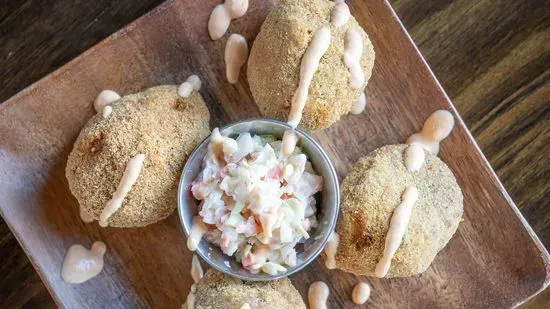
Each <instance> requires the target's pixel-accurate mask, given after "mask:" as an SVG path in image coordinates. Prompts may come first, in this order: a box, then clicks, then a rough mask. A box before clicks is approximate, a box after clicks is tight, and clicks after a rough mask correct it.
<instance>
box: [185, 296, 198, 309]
mask: <svg viewBox="0 0 550 309" xmlns="http://www.w3.org/2000/svg"><path fill="white" fill-rule="evenodd" d="M184 308H187V309H195V293H193V292H189V295H187V299H186V300H185V307H184V306H182V309H184Z"/></svg>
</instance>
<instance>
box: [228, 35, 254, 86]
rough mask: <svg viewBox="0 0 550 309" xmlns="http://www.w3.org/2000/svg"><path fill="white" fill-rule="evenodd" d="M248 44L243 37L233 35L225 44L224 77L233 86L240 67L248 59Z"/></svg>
mask: <svg viewBox="0 0 550 309" xmlns="http://www.w3.org/2000/svg"><path fill="white" fill-rule="evenodd" d="M248 52H249V51H248V43H247V42H246V39H245V38H244V36H242V35H240V34H237V33H233V34H232V35H231V36H229V39H228V40H227V43H226V44H225V54H224V59H225V76H226V77H227V81H229V83H231V84H235V83H236V82H237V81H238V80H239V74H240V71H241V68H242V66H243V65H244V64H245V63H246V60H247V59H248Z"/></svg>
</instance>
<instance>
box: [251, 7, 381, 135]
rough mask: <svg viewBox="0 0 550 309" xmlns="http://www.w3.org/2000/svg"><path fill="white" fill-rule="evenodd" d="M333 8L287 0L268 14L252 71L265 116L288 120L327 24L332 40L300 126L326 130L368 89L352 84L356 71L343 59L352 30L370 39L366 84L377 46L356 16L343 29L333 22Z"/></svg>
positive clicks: (255, 92) (365, 64)
mask: <svg viewBox="0 0 550 309" xmlns="http://www.w3.org/2000/svg"><path fill="white" fill-rule="evenodd" d="M333 6H334V3H333V2H331V1H327V0H300V1H297V0H283V1H280V4H279V5H278V6H277V7H276V8H275V9H274V10H273V11H271V13H270V14H269V15H268V17H267V18H266V20H265V22H264V24H263V25H262V29H261V31H260V33H259V34H258V36H257V37H256V39H255V41H254V45H253V46H252V50H251V53H250V58H249V62H248V72H247V74H248V82H249V84H250V90H251V92H252V94H253V96H254V99H255V101H256V104H257V105H258V107H259V108H260V111H261V113H262V114H263V115H264V116H265V117H270V118H276V119H280V120H283V121H286V120H287V117H288V113H289V111H290V102H291V99H292V96H293V94H294V91H295V90H296V88H297V87H298V82H299V76H300V63H301V59H302V56H303V54H304V53H305V51H306V49H307V47H308V45H309V42H310V41H311V38H312V37H313V33H314V32H315V31H316V30H317V29H318V28H319V27H321V26H327V27H329V29H330V31H331V34H332V38H331V44H330V46H329V48H328V50H327V52H326V53H325V55H324V56H323V57H322V58H321V63H320V65H319V69H318V70H317V72H316V73H315V75H314V77H313V81H312V84H311V86H310V87H309V98H308V101H307V103H306V106H305V108H304V114H303V118H302V122H301V124H300V127H302V128H304V129H306V130H317V129H322V128H326V127H328V126H330V125H331V124H333V123H334V122H336V121H338V119H340V117H341V116H343V115H345V114H347V113H349V112H350V110H351V106H352V104H353V102H355V101H357V100H358V99H359V96H360V94H361V92H362V91H363V90H362V89H351V88H350V87H349V76H350V73H349V70H348V68H347V67H346V66H345V64H344V60H343V59H344V39H345V35H346V32H347V30H348V29H349V28H353V29H356V30H358V31H359V32H360V33H361V34H362V35H363V37H364V38H365V40H364V47H363V56H362V57H361V66H362V68H363V71H364V72H365V77H366V81H365V85H366V83H367V82H368V80H369V78H370V76H371V71H372V68H373V66H374V48H373V46H372V43H371V41H370V40H369V38H368V35H367V34H366V33H365V31H364V30H363V28H361V26H359V24H358V23H357V21H356V20H355V18H353V17H351V18H350V20H349V22H348V23H347V24H346V25H343V26H341V27H335V26H333V25H331V24H330V14H331V11H332V7H333Z"/></svg>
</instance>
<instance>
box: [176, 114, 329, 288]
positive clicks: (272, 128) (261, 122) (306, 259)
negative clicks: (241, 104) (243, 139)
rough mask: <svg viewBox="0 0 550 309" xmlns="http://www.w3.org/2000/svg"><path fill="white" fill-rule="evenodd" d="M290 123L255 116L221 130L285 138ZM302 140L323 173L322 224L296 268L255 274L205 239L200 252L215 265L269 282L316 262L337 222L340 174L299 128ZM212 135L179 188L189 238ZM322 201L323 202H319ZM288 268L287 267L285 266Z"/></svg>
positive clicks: (319, 212)
mask: <svg viewBox="0 0 550 309" xmlns="http://www.w3.org/2000/svg"><path fill="white" fill-rule="evenodd" d="M287 129H290V126H289V125H288V124H286V123H284V122H280V121H277V120H268V119H251V120H246V121H241V122H237V123H234V124H230V125H227V126H225V127H223V128H221V129H220V132H221V134H222V135H224V136H230V137H233V138H235V137H237V136H238V135H239V134H240V133H245V132H249V133H250V134H252V135H259V134H262V135H263V134H269V135H274V136H275V137H277V138H279V139H282V136H283V133H284V131H285V130H287ZM296 133H297V134H298V136H299V138H300V140H299V143H298V145H299V146H300V147H301V148H302V150H303V152H304V153H305V154H306V155H307V157H308V159H309V160H310V161H311V163H312V165H313V168H314V169H315V171H316V172H317V173H318V174H319V175H321V176H323V190H322V191H321V193H320V195H321V199H320V200H321V201H320V203H318V205H317V219H318V222H319V225H318V226H317V228H315V229H313V230H312V231H310V236H311V237H310V238H309V239H308V240H307V241H305V243H304V245H303V246H301V245H298V246H297V247H296V249H297V263H296V266H294V267H287V271H286V272H285V273H281V274H277V275H274V276H273V275H269V274H265V273H258V274H253V273H251V272H249V271H248V270H246V269H245V268H243V267H242V266H241V265H240V264H239V263H238V262H237V261H236V260H235V258H234V257H230V256H227V255H225V254H223V253H222V251H221V249H220V248H219V247H217V246H216V245H213V244H211V243H209V242H207V241H205V240H203V241H201V242H200V244H199V246H198V248H197V253H198V254H199V255H200V256H201V257H202V258H203V259H204V260H205V261H206V262H207V263H208V264H210V266H212V267H213V268H215V269H217V270H219V271H221V272H223V273H225V274H227V275H230V276H233V277H236V278H239V279H243V280H252V281H267V280H275V279H279V278H283V277H286V276H290V275H292V274H293V273H295V272H297V271H299V270H301V269H302V268H304V267H305V266H306V265H308V264H309V263H310V262H311V261H313V260H314V259H315V258H316V257H317V256H318V255H319V254H320V253H321V251H322V250H323V248H324V247H325V245H326V243H327V241H328V239H329V237H330V234H331V232H332V230H333V229H334V227H335V225H336V219H337V217H338V208H339V205H340V189H339V185H338V177H337V176H336V172H335V171H334V167H333V166H332V163H331V161H330V159H329V157H328V156H327V154H326V153H325V152H324V151H323V149H322V148H321V146H320V145H319V144H318V143H317V142H316V141H315V140H314V139H313V138H312V137H310V136H309V135H308V134H307V133H305V132H304V131H302V130H299V129H297V130H296ZM209 141H210V137H207V138H206V139H205V140H204V141H202V142H201V143H200V145H199V146H198V147H197V148H196V149H195V151H194V152H193V153H192V154H191V156H190V157H189V159H188V160H187V163H186V164H185V167H184V169H183V173H182V175H181V179H180V184H179V190H178V213H179V216H180V220H181V223H182V226H183V231H184V232H185V235H186V236H187V237H189V231H190V230H191V224H192V219H193V216H196V215H197V214H198V209H197V208H198V205H199V202H198V201H197V200H196V199H195V198H194V197H193V195H192V193H191V182H192V181H193V180H194V179H195V178H196V177H197V175H198V174H199V172H200V171H201V164H202V160H203V158H204V157H205V155H206V153H207V146H208V143H209ZM319 204H320V205H319ZM285 267H286V266H285Z"/></svg>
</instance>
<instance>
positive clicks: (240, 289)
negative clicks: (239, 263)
mask: <svg viewBox="0 0 550 309" xmlns="http://www.w3.org/2000/svg"><path fill="white" fill-rule="evenodd" d="M244 303H248V304H249V305H250V307H251V308H262V309H280V308H289V309H305V308H306V305H305V304H304V301H303V300H302V297H301V296H300V294H299V293H298V291H297V290H296V288H294V286H293V285H292V283H291V282H290V280H289V279H288V278H284V279H280V280H276V281H268V282H252V281H242V280H239V279H235V278H231V277H229V276H227V275H224V274H222V273H220V272H218V271H215V270H213V269H209V270H207V271H206V274H205V275H204V277H203V278H202V279H201V281H199V283H197V290H196V293H195V309H233V308H235V309H239V308H241V306H242V305H243V304H244Z"/></svg>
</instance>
